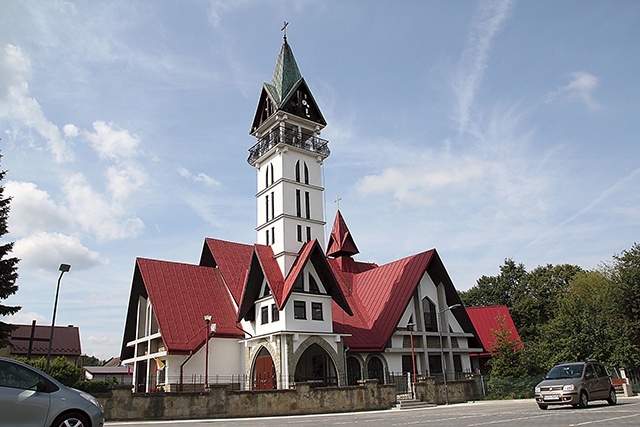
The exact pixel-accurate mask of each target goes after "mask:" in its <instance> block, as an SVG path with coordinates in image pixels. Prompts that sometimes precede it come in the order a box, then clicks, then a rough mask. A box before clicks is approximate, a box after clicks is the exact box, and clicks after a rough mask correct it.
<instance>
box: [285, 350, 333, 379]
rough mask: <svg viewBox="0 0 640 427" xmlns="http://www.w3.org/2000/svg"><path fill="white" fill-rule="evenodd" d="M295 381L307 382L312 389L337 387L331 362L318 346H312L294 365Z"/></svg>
mask: <svg viewBox="0 0 640 427" xmlns="http://www.w3.org/2000/svg"><path fill="white" fill-rule="evenodd" d="M295 381H297V382H308V383H311V385H312V386H313V387H328V386H337V385H338V375H337V373H336V367H335V365H334V363H333V360H332V359H331V357H330V356H329V355H328V354H327V352H326V351H324V349H323V348H322V347H320V346H319V345H318V344H312V345H311V346H309V348H307V349H306V350H305V351H304V353H302V356H300V360H298V364H297V365H296V374H295Z"/></svg>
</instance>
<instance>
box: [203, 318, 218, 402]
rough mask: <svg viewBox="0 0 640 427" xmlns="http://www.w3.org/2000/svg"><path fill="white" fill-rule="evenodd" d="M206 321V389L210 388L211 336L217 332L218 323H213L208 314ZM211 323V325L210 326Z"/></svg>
mask: <svg viewBox="0 0 640 427" xmlns="http://www.w3.org/2000/svg"><path fill="white" fill-rule="evenodd" d="M204 323H205V328H204V329H205V334H206V337H205V339H204V348H205V350H204V389H205V391H206V390H207V388H209V338H210V337H211V334H215V333H216V329H217V327H218V325H217V324H216V323H211V316H210V315H208V314H207V315H205V316H204ZM210 323H211V326H209V324H210Z"/></svg>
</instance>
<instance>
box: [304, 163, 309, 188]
mask: <svg viewBox="0 0 640 427" xmlns="http://www.w3.org/2000/svg"><path fill="white" fill-rule="evenodd" d="M304 183H305V184H308V183H309V168H308V167H307V162H304Z"/></svg>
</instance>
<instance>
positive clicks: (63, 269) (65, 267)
mask: <svg viewBox="0 0 640 427" xmlns="http://www.w3.org/2000/svg"><path fill="white" fill-rule="evenodd" d="M58 270H60V276H59V277H58V286H57V287H56V299H55V302H54V303H53V318H52V319H51V335H50V336H49V349H48V350H47V366H46V368H45V372H46V373H47V374H48V373H49V364H50V363H51V345H52V344H53V329H54V327H55V326H56V311H58V295H59V294H60V281H61V280H62V275H63V274H64V273H66V272H67V271H69V270H71V266H70V265H69V264H60V268H58Z"/></svg>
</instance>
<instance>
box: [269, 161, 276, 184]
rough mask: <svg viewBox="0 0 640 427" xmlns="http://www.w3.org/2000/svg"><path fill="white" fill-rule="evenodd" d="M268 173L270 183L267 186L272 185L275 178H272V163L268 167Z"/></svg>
mask: <svg viewBox="0 0 640 427" xmlns="http://www.w3.org/2000/svg"><path fill="white" fill-rule="evenodd" d="M269 171H270V172H271V174H270V175H269V176H270V178H271V181H270V182H269V184H273V181H274V179H275V178H274V176H273V163H271V164H270V165H269Z"/></svg>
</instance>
